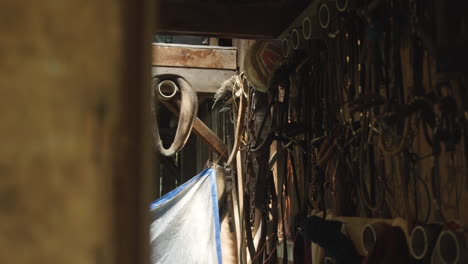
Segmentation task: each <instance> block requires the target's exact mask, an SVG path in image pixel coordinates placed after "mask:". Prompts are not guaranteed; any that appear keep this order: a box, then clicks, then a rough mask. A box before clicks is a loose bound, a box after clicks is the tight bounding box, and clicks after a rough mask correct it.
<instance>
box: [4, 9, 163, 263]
mask: <svg viewBox="0 0 468 264" xmlns="http://www.w3.org/2000/svg"><path fill="white" fill-rule="evenodd" d="M150 2H152V1H146V0H138V1H128V2H126V1H123V2H122V1H111V0H104V1H78V0H70V1H58V0H45V1H38V2H34V1H26V2H25V1H13V0H7V1H1V2H0V17H1V21H2V22H1V23H0V34H1V35H2V40H1V41H0V57H1V60H0V87H1V88H0V90H1V96H0V138H1V142H2V146H1V148H0V179H1V180H0V263H67V264H73V263H80V264H82V263H100V264H105V263H145V262H147V259H148V250H147V244H148V243H147V241H148V238H147V222H148V221H147V216H146V212H147V205H148V202H149V191H150V189H149V188H150V187H151V182H150V178H149V177H150V176H151V166H150V165H151V162H152V157H153V156H152V154H151V142H150V138H149V137H148V136H149V135H150V133H151V130H150V127H151V123H150V122H149V121H150V120H149V118H148V117H149V114H148V113H149V104H148V103H149V100H148V98H147V95H148V94H149V84H150V70H151V68H150V66H151V64H150V60H151V53H150V51H151V45H150V42H151V34H152V30H151V26H148V25H151V22H150V20H151V14H150V13H151V12H152V11H153V10H154V9H153V7H151V5H150Z"/></svg>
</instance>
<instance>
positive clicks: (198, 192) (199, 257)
mask: <svg viewBox="0 0 468 264" xmlns="http://www.w3.org/2000/svg"><path fill="white" fill-rule="evenodd" d="M151 215H152V222H151V227H150V243H151V263H152V264H156V263H157V264H177V263H190V264H192V263H193V264H195V263H200V264H222V260H221V240H220V224H219V212H218V198H217V190H216V174H215V170H213V169H205V170H204V171H202V172H201V173H200V174H198V175H197V176H195V177H193V178H192V179H190V180H189V181H188V182H186V183H184V184H183V185H181V186H179V187H178V188H176V189H175V190H173V191H171V192H169V193H167V194H166V195H164V196H162V197H161V198H159V199H158V200H156V201H154V202H153V203H152V204H151Z"/></svg>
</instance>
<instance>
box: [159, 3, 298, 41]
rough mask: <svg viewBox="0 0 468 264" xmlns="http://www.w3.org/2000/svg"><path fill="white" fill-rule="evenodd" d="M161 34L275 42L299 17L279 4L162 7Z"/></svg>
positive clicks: (171, 4)
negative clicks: (272, 40)
mask: <svg viewBox="0 0 468 264" xmlns="http://www.w3.org/2000/svg"><path fill="white" fill-rule="evenodd" d="M160 7H161V9H160V10H161V11H162V12H161V13H160V16H159V20H158V21H156V23H157V25H158V26H159V28H158V29H159V32H160V33H170V34H173V33H179V34H197V35H205V36H224V37H230V38H256V39H261V38H267V39H268V38H276V37H277V36H278V35H279V34H280V33H281V32H282V31H283V30H284V29H285V28H286V27H287V26H288V25H289V24H291V22H292V21H293V19H294V18H295V17H296V16H297V15H298V14H299V13H300V11H301V10H300V9H296V8H291V7H288V6H284V5H279V4H276V5H274V4H270V3H255V4H233V3H173V2H171V1H164V2H162V3H161V4H160Z"/></svg>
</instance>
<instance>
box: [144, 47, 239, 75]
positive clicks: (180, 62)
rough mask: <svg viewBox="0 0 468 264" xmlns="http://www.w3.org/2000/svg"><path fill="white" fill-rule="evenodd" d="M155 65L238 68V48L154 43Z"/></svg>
mask: <svg viewBox="0 0 468 264" xmlns="http://www.w3.org/2000/svg"><path fill="white" fill-rule="evenodd" d="M153 66H170V67H187V68H208V69H228V70H236V68H237V63H236V49H235V48H224V47H213V46H194V45H181V44H153Z"/></svg>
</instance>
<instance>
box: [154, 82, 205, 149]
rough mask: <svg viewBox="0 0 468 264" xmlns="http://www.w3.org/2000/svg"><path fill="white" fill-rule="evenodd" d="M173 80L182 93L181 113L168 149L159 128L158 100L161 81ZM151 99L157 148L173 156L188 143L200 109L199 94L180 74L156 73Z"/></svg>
mask: <svg viewBox="0 0 468 264" xmlns="http://www.w3.org/2000/svg"><path fill="white" fill-rule="evenodd" d="M168 80H169V81H172V82H173V83H174V84H175V85H176V86H177V87H178V89H179V91H180V94H181V96H180V97H181V99H180V114H179V123H178V124H177V130H176V134H175V137H174V141H173V142H172V144H171V146H170V147H169V148H168V149H166V148H164V146H163V144H162V141H161V136H160V134H159V129H158V120H157V115H156V100H157V98H158V97H159V95H158V94H159V89H158V86H159V84H160V83H161V82H164V81H168ZM151 100H152V115H153V127H154V131H153V138H154V145H155V148H156V149H157V150H158V151H159V152H160V153H161V154H163V155H164V156H172V155H174V154H175V153H177V152H179V151H180V150H181V149H182V148H183V147H184V145H185V143H187V140H188V138H189V136H190V132H191V131H192V126H193V122H194V121H195V118H196V117H197V111H198V98H197V94H196V93H195V92H194V91H193V89H192V87H191V85H190V83H189V82H188V81H187V80H185V79H184V78H182V77H181V76H178V75H169V74H164V75H155V76H153V87H152V89H151Z"/></svg>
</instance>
